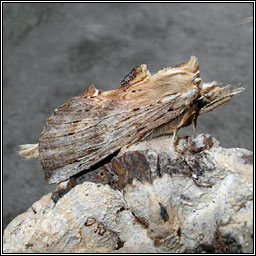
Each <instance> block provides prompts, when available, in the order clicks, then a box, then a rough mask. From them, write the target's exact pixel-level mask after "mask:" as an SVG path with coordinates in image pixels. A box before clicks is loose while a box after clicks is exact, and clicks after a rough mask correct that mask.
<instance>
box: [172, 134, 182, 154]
mask: <svg viewBox="0 0 256 256" xmlns="http://www.w3.org/2000/svg"><path fill="white" fill-rule="evenodd" d="M178 131H179V129H176V130H174V132H173V136H172V138H171V143H172V146H173V148H174V151H176V152H178V153H181V152H182V151H181V150H180V149H178V147H177V146H178V143H179V137H178V136H177V133H178Z"/></svg>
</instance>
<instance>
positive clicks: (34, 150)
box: [19, 144, 39, 160]
mask: <svg viewBox="0 0 256 256" xmlns="http://www.w3.org/2000/svg"><path fill="white" fill-rule="evenodd" d="M20 148H21V149H20V151H19V155H21V156H22V157H24V158H25V159H27V160H30V159H33V158H39V151H38V144H23V145H20Z"/></svg>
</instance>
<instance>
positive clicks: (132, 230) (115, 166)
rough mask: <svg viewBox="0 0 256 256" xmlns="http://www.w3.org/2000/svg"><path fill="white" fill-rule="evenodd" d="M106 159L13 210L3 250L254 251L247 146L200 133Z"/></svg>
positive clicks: (146, 144)
mask: <svg viewBox="0 0 256 256" xmlns="http://www.w3.org/2000/svg"><path fill="white" fill-rule="evenodd" d="M109 160H111V161H110V162H108V163H106V162H105V163H102V164H104V165H103V166H100V165H98V166H95V168H94V169H91V170H90V172H85V173H83V174H82V175H80V176H77V177H73V178H72V179H70V180H68V181H66V182H63V183H61V184H59V185H58V187H57V189H56V191H54V192H53V193H50V194H48V195H45V196H44V197H42V198H41V200H39V201H38V202H36V203H34V204H33V205H32V207H31V208H29V209H28V210H27V211H26V212H25V213H23V214H21V215H19V216H17V217H16V218H15V219H14V220H13V221H12V222H11V223H10V224H9V225H8V226H7V228H6V229H5V232H4V252H5V253H15V252H16V253H18V252H19V253H49V252H55V253H57V252H58V253H61V252H66V253H70V252H72V253H83V252H97V253H104V252H105V253H106V252H126V253H128V252H140V253H146V252H150V253H152V252H174V253H175V252H176V253H182V252H184V253H185V252H187V253H200V252H218V253H223V252H226V253H241V252H244V253H250V252H253V238H252V234H253V176H252V175H253V169H252V162H253V156H252V152H250V151H248V150H245V149H239V148H233V149H225V148H222V147H220V146H219V143H218V142H217V141H216V140H215V139H213V138H211V137H210V136H209V135H203V134H201V135H198V136H197V137H185V138H182V139H180V141H179V144H178V148H177V149H176V151H174V149H173V147H172V146H171V144H170V138H169V137H161V138H156V139H153V140H150V141H144V142H141V143H138V144H135V145H133V146H131V147H129V148H123V149H122V150H121V151H120V152H119V154H118V155H117V156H115V157H113V158H112V159H109Z"/></svg>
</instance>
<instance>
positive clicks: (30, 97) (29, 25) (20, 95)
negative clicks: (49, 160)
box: [3, 3, 253, 228]
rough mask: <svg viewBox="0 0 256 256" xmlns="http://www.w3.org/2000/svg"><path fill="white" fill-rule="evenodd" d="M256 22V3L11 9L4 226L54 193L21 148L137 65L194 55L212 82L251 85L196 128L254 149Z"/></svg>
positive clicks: (6, 29) (6, 26)
mask: <svg viewBox="0 0 256 256" xmlns="http://www.w3.org/2000/svg"><path fill="white" fill-rule="evenodd" d="M252 16H253V4H252V3H251V4H250V3H212V4H209V3H128V4H127V3H93V4H92V3H79V4H78V3H73V4H70V3H3V227H4V228H5V227H6V225H7V224H8V223H9V222H10V221H11V220H12V219H13V218H14V217H16V216H17V215H18V214H20V213H22V212H24V211H25V210H27V209H28V208H29V207H30V206H31V204H32V203H33V202H35V201H37V200H39V199H40V198H41V197H42V196H43V195H44V194H46V193H48V192H50V191H52V190H53V189H54V188H55V185H48V184H46V183H45V181H44V175H43V171H42V168H41V167H40V164H39V163H38V162H37V161H35V160H33V161H25V160H23V159H21V157H19V156H18V154H17V150H18V145H19V144H24V143H37V142H38V138H39V136H40V133H41V131H42V130H43V127H44V124H45V122H46V120H47V118H48V117H49V116H50V115H51V114H52V113H53V111H54V109H55V108H56V107H58V106H59V105H61V104H62V103H64V102H65V101H66V100H67V99H69V98H70V97H73V96H77V95H78V94H80V93H81V92H83V91H84V90H86V89H87V88H88V86H89V85H91V84H95V86H96V87H97V88H99V89H103V90H108V89H114V88H117V87H119V86H120V81H121V80H122V78H123V77H124V76H125V75H126V74H127V73H128V72H129V71H130V70H131V68H132V67H133V66H135V65H138V64H142V63H146V64H147V65H148V69H149V70H150V71H151V73H154V72H157V71H158V70H159V69H162V68H164V67H168V66H172V65H176V64H180V63H182V62H184V61H186V60H188V59H189V58H190V56H191V55H195V56H197V57H198V59H199V64H200V68H201V72H200V73H201V77H202V79H203V80H204V81H206V82H209V81H212V80H216V81H217V82H221V83H223V85H225V84H232V85H234V86H243V87H245V88H246V90H245V91H244V92H243V93H241V94H240V95H238V96H235V97H233V99H232V101H231V102H230V103H228V104H226V105H223V106H221V107H220V108H219V109H217V110H215V111H213V112H211V113H209V114H207V115H205V116H202V117H200V118H199V121H198V130H199V132H200V133H203V132H205V133H210V134H212V136H213V137H215V138H217V139H218V140H219V141H220V143H221V145H222V146H224V147H241V148H246V149H249V150H252V149H253V22H252V18H251V17H252ZM183 133H184V132H183ZM185 133H187V134H192V129H191V127H190V128H189V129H187V130H185Z"/></svg>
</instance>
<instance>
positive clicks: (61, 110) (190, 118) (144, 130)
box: [19, 56, 244, 183]
mask: <svg viewBox="0 0 256 256" xmlns="http://www.w3.org/2000/svg"><path fill="white" fill-rule="evenodd" d="M243 89H244V88H232V87H231V86H230V85H228V86H225V87H223V88H220V87H218V85H217V83H216V82H215V81H214V82H211V83H203V82H202V80H201V78H200V73H199V65H198V62H197V58H196V57H194V56H192V57H191V58H190V60H189V61H188V62H186V63H183V64H180V65H177V66H174V67H170V68H165V69H163V70H160V71H159V72H157V73H156V74H154V75H151V74H150V72H149V71H148V70H147V67H146V65H144V64H143V65H139V66H136V67H134V68H133V69H132V71H131V72H130V73H129V74H128V75H127V76H126V77H125V78H124V79H123V80H122V82H121V87H120V88H118V89H115V90H110V91H99V90H97V89H96V88H95V87H94V86H93V85H92V86H90V87H89V88H88V90H87V91H85V92H83V93H82V94H80V95H79V96H77V97H74V98H71V99H69V100H68V101H67V102H66V103H64V104H63V105H61V106H60V107H58V108H57V109H55V111H54V113H53V115H52V116H51V117H50V118H49V119H48V120H47V122H46V125H45V127H44V130H43V131H42V133H41V135H40V138H39V143H38V144H25V145H21V150H20V152H19V153H20V155H22V156H23V157H25V158H26V159H32V158H37V159H39V161H40V163H41V165H42V167H43V169H44V171H45V178H46V181H47V182H48V183H59V182H61V181H64V180H67V179H69V178H70V177H72V176H74V175H76V174H78V173H79V172H81V171H84V170H87V169H89V168H91V167H92V166H94V165H95V164H97V163H98V162H99V161H101V160H103V159H105V158H106V157H108V156H109V155H111V154H113V153H115V152H117V151H118V150H120V149H121V148H122V147H124V146H127V145H131V144H133V143H135V142H138V141H140V140H143V139H145V138H153V137H155V136H159V135H162V134H173V137H172V143H173V144H175V138H176V134H177V131H178V130H179V129H180V128H182V127H186V126H188V125H190V124H193V127H194V131H195V132H196V120H197V117H198V116H199V115H202V114H205V113H207V112H209V111H211V110H213V109H215V108H217V107H218V106H220V105H222V104H224V103H226V102H228V101H230V99H231V97H232V96H233V95H235V94H237V93H240V92H241V91H242V90H243ZM170 142H171V141H170ZM170 144H171V143H170Z"/></svg>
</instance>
